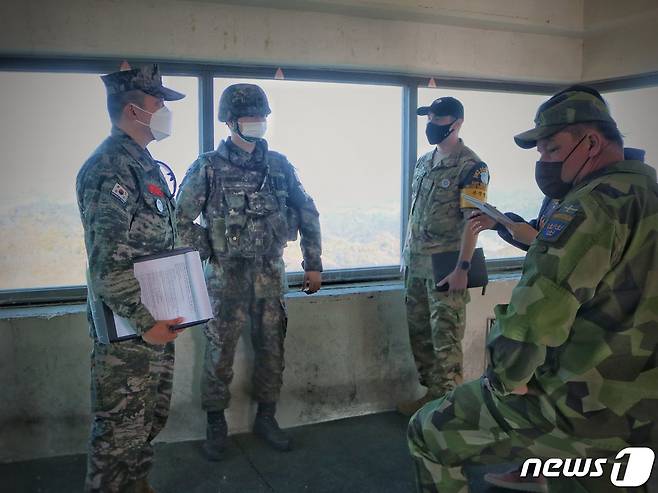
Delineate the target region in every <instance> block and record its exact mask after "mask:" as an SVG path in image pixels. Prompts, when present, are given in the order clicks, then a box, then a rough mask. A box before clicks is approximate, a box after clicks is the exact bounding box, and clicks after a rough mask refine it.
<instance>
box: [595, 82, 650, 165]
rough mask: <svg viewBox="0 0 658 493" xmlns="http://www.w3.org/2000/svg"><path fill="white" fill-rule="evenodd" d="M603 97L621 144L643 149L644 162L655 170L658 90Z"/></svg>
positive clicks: (637, 90) (619, 93)
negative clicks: (620, 138) (608, 106)
mask: <svg viewBox="0 0 658 493" xmlns="http://www.w3.org/2000/svg"><path fill="white" fill-rule="evenodd" d="M603 96H604V98H605V99H606V101H607V102H608V104H609V105H610V111H611V112H612V116H613V118H614V119H615V121H616V122H617V126H618V127H619V130H620V131H621V133H622V135H623V136H624V145H625V146H626V147H636V148H639V149H643V150H644V151H645V152H646V156H645V162H646V163H647V164H650V165H652V166H653V167H658V139H656V128H657V127H658V125H657V124H656V115H657V114H658V87H645V88H641V89H631V90H628V91H616V92H608V93H606V94H604V95H603Z"/></svg>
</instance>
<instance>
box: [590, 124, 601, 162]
mask: <svg viewBox="0 0 658 493" xmlns="http://www.w3.org/2000/svg"><path fill="white" fill-rule="evenodd" d="M587 142H588V146H589V155H590V156H591V157H594V156H598V155H599V154H600V153H601V151H602V150H603V146H604V140H603V136H602V135H601V134H600V133H599V132H598V131H596V130H593V131H591V132H590V134H589V135H588V136H587Z"/></svg>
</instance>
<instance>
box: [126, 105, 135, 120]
mask: <svg viewBox="0 0 658 493" xmlns="http://www.w3.org/2000/svg"><path fill="white" fill-rule="evenodd" d="M123 116H124V118H125V119H126V120H128V121H133V120H136V119H137V110H135V106H134V105H133V104H132V103H126V105H125V106H124V107H123Z"/></svg>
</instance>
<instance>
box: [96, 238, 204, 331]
mask: <svg viewBox="0 0 658 493" xmlns="http://www.w3.org/2000/svg"><path fill="white" fill-rule="evenodd" d="M133 271H134V273H135V278H136V279H137V281H138V282H139V285H140V288H141V299H142V303H143V304H144V306H145V307H146V308H147V309H148V311H149V312H150V313H151V315H152V316H153V318H155V319H156V320H168V319H171V318H174V317H176V316H181V317H183V322H182V323H181V324H178V325H176V326H173V327H172V330H182V329H184V328H186V327H191V326H193V325H200V324H204V323H206V322H208V321H209V320H210V319H212V318H213V313H212V307H211V305H210V299H209V296H208V289H207V287H206V282H205V278H204V275H203V268H202V265H201V258H200V257H199V252H198V251H196V250H193V249H192V248H180V249H175V250H170V251H166V252H162V253H158V254H155V255H149V256H144V257H139V258H136V259H135V260H134V264H133ZM87 293H88V296H87V298H88V301H89V305H90V308H91V314H92V318H93V321H94V328H95V330H96V337H97V339H98V340H99V341H100V342H102V343H103V344H110V343H112V342H118V341H123V340H127V339H134V338H138V337H139V336H138V335H137V330H136V327H135V326H134V325H133V324H132V322H131V321H130V320H128V319H126V318H123V317H120V316H119V315H117V314H116V313H114V312H112V310H111V309H110V308H109V307H108V306H107V305H106V304H105V303H104V302H103V300H102V299H100V298H99V297H98V296H97V295H96V293H95V292H94V290H93V289H92V284H91V282H90V279H89V270H88V269H87Z"/></svg>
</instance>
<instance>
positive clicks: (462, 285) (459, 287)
mask: <svg viewBox="0 0 658 493" xmlns="http://www.w3.org/2000/svg"><path fill="white" fill-rule="evenodd" d="M445 284H447V285H448V292H450V293H452V292H453V291H463V290H465V289H466V286H467V285H468V271H465V270H463V269H455V270H453V271H452V272H451V273H450V274H448V275H447V276H446V277H444V278H443V279H441V280H440V281H439V282H438V283H437V285H436V286H437V287H438V288H440V287H441V286H443V285H445Z"/></svg>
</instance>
